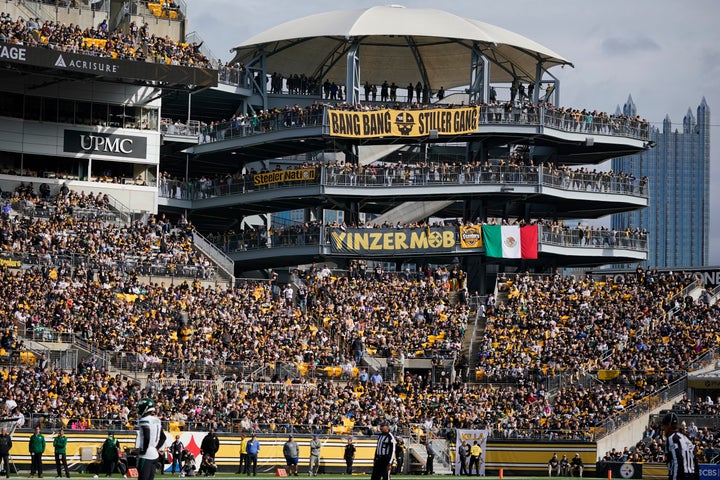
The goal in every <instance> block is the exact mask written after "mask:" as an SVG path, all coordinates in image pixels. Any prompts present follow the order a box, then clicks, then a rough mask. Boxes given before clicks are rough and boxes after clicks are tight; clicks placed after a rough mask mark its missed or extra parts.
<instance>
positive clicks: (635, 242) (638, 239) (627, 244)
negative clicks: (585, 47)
mask: <svg viewBox="0 0 720 480" xmlns="http://www.w3.org/2000/svg"><path fill="white" fill-rule="evenodd" d="M550 231H552V233H549V234H547V235H546V233H547V232H550ZM538 232H539V237H538V239H539V243H540V244H545V245H559V246H562V247H569V248H570V247H572V248H584V249H585V248H592V249H603V248H622V249H628V250H636V251H641V252H644V251H646V250H647V235H646V234H644V233H636V232H632V233H630V234H627V233H626V232H622V231H613V230H587V229H578V228H568V229H562V230H560V232H561V233H557V232H555V228H553V227H548V226H544V225H539V226H538ZM456 237H457V238H456V241H459V234H457V235H456ZM208 241H210V242H211V243H213V244H214V245H215V246H216V247H217V248H218V249H219V250H221V251H223V252H225V253H226V254H232V253H236V252H245V251H249V250H259V249H267V248H289V247H300V246H305V245H324V244H326V243H327V242H328V241H329V236H328V229H327V228H326V227H320V226H315V225H313V226H312V227H310V228H306V229H299V228H298V229H295V228H286V229H274V230H271V231H267V230H264V229H263V230H256V229H249V228H248V229H245V230H243V231H242V232H241V233H233V234H218V235H212V236H209V237H208Z"/></svg>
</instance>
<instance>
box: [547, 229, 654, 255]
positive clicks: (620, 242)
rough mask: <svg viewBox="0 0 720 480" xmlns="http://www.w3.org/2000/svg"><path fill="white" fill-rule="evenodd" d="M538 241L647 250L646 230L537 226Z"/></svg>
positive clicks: (550, 243) (576, 245)
mask: <svg viewBox="0 0 720 480" xmlns="http://www.w3.org/2000/svg"><path fill="white" fill-rule="evenodd" d="M538 237H539V240H540V243H542V244H545V245H559V246H563V247H582V248H624V249H628V250H636V251H642V252H644V251H647V248H648V245H647V232H642V231H635V230H627V231H625V230H607V229H602V230H601V229H598V230H596V229H588V228H566V227H559V226H558V227H548V226H544V225H539V226H538Z"/></svg>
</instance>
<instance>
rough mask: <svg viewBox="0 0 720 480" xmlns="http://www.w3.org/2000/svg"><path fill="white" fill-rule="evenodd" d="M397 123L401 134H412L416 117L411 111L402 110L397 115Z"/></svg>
mask: <svg viewBox="0 0 720 480" xmlns="http://www.w3.org/2000/svg"><path fill="white" fill-rule="evenodd" d="M395 125H397V128H398V130H400V134H402V135H410V132H412V129H413V125H415V118H414V117H413V116H412V114H411V113H409V112H400V113H398V115H397V117H395Z"/></svg>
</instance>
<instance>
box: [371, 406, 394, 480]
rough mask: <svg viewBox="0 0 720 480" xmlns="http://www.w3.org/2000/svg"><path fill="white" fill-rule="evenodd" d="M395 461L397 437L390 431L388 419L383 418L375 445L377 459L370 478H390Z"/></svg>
mask: <svg viewBox="0 0 720 480" xmlns="http://www.w3.org/2000/svg"><path fill="white" fill-rule="evenodd" d="M393 463H395V437H394V436H393V434H392V433H390V425H389V424H388V422H387V420H383V421H382V422H381V423H380V436H379V437H378V440H377V446H376V447H375V461H374V462H373V470H372V477H371V479H370V480H389V479H390V470H392V467H393Z"/></svg>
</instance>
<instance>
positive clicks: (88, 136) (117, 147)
mask: <svg viewBox="0 0 720 480" xmlns="http://www.w3.org/2000/svg"><path fill="white" fill-rule="evenodd" d="M63 152H70V153H85V154H88V155H110V156H113V157H125V158H146V157H147V138H145V137H135V136H132V137H131V136H129V135H113V134H111V133H99V132H82V131H79V130H65V140H64V144H63Z"/></svg>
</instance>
